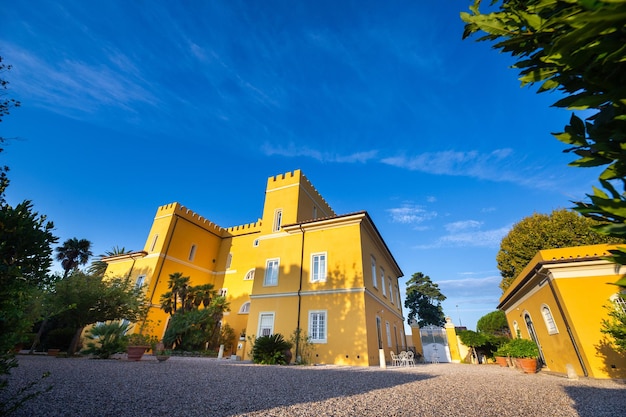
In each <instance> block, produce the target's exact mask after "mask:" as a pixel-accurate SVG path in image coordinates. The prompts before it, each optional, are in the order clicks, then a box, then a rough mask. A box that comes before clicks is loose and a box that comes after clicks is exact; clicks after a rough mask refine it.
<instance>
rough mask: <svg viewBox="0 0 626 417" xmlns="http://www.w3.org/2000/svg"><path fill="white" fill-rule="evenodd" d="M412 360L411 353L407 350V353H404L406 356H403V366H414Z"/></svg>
mask: <svg viewBox="0 0 626 417" xmlns="http://www.w3.org/2000/svg"><path fill="white" fill-rule="evenodd" d="M413 358H414V355H413V351H411V350H409V351H408V352H406V355H405V356H404V365H405V366H415V360H414V359H413Z"/></svg>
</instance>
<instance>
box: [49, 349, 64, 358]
mask: <svg viewBox="0 0 626 417" xmlns="http://www.w3.org/2000/svg"><path fill="white" fill-rule="evenodd" d="M60 351H61V349H48V356H56V355H58V354H59V352H60Z"/></svg>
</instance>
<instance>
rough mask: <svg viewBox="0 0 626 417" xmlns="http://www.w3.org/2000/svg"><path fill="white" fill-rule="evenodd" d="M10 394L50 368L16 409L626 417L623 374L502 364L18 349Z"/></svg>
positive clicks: (32, 414) (41, 412)
mask: <svg viewBox="0 0 626 417" xmlns="http://www.w3.org/2000/svg"><path fill="white" fill-rule="evenodd" d="M18 358H19V362H20V366H19V367H18V368H16V369H14V370H13V372H12V376H11V383H10V388H9V390H8V392H7V393H6V394H10V392H11V391H12V390H14V389H15V388H16V387H17V386H18V385H20V384H24V383H25V382H27V381H32V380H35V379H38V378H39V377H40V376H41V374H42V373H43V372H45V371H50V372H51V375H50V377H48V378H46V379H45V380H44V381H43V382H42V383H41V384H39V387H45V386H48V385H52V387H53V388H52V390H51V391H49V392H46V393H44V394H42V395H40V396H38V397H37V398H35V399H33V400H30V401H28V402H27V403H26V404H25V406H24V407H23V408H21V409H20V410H19V411H18V412H17V413H16V414H15V415H17V416H29V417H36V416H64V417H65V416H89V417H95V416H115V417H126V416H168V417H169V416H187V417H193V416H498V417H502V416H533V417H540V416H584V417H600V416H624V415H626V384H625V382H624V381H610V380H592V379H580V380H569V379H566V378H562V377H557V376H554V375H547V374H542V373H539V374H535V375H524V374H522V373H521V372H519V371H517V370H514V369H508V368H500V367H498V366H496V365H462V364H426V365H417V366H416V367H414V368H387V369H380V368H375V367H370V368H359V367H342V366H262V365H253V364H249V363H243V362H232V361H230V360H217V359H207V358H184V357H172V358H170V359H169V360H168V361H165V362H162V363H160V362H158V361H157V360H156V359H155V358H154V357H153V356H144V359H143V360H141V361H139V362H129V361H126V360H96V359H86V358H79V359H63V358H54V357H47V356H19V357H18Z"/></svg>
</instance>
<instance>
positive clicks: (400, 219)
mask: <svg viewBox="0 0 626 417" xmlns="http://www.w3.org/2000/svg"><path fill="white" fill-rule="evenodd" d="M387 213H389V215H390V216H391V221H392V222H394V223H403V224H419V223H422V222H424V221H426V220H430V219H433V218H435V217H437V212H435V211H429V210H426V209H425V208H424V207H422V206H416V205H404V206H402V207H396V208H390V209H387Z"/></svg>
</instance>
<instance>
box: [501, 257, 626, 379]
mask: <svg viewBox="0 0 626 417" xmlns="http://www.w3.org/2000/svg"><path fill="white" fill-rule="evenodd" d="M612 248H614V246H610V245H593V246H580V247H571V248H560V249H548V250H542V251H539V252H538V253H537V255H536V256H535V257H534V258H533V259H532V261H531V262H530V263H529V264H528V265H527V266H526V268H524V270H523V271H522V273H521V274H520V275H519V276H518V277H517V278H516V280H515V281H514V282H513V283H512V285H511V286H510V287H509V288H508V289H507V291H506V292H505V293H504V294H503V295H502V298H501V299H500V304H499V306H498V308H499V309H501V310H503V311H504V312H505V313H506V316H507V320H508V323H509V327H510V328H511V331H512V332H513V333H516V332H517V331H518V330H519V333H520V334H521V336H522V337H523V338H527V339H534V340H535V341H536V342H537V343H538V345H539V347H540V350H541V353H542V356H543V361H544V363H545V365H546V367H547V369H548V370H550V371H553V372H557V373H561V374H568V369H569V370H570V373H571V371H574V372H575V373H576V374H577V375H578V376H589V377H592V378H626V356H625V355H624V354H619V353H617V352H616V351H615V350H614V349H613V348H612V347H611V345H610V343H609V340H608V339H607V338H608V336H607V335H605V334H603V333H602V332H601V331H600V330H601V327H602V320H604V319H607V318H608V315H607V312H608V311H607V309H606V307H605V306H607V305H609V304H610V299H611V297H613V296H615V295H616V293H617V292H618V287H616V286H615V285H612V283H614V282H616V281H617V280H618V279H619V278H620V277H621V276H622V275H623V273H624V271H623V269H624V268H623V267H621V268H620V267H619V266H616V265H615V264H612V263H610V262H608V261H606V260H604V259H603V257H605V256H607V255H609V252H608V250H609V249H612Z"/></svg>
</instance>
